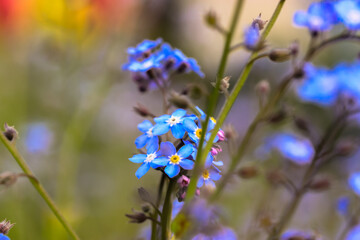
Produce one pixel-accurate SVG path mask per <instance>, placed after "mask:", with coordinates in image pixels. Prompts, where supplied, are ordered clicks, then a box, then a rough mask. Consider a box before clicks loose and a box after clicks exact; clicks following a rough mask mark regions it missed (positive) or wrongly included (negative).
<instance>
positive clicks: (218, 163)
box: [212, 161, 224, 167]
mask: <svg viewBox="0 0 360 240" xmlns="http://www.w3.org/2000/svg"><path fill="white" fill-rule="evenodd" d="M212 163H213V164H214V165H215V166H219V167H221V166H224V162H223V161H213V162H212Z"/></svg>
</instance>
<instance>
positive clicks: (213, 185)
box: [205, 178, 215, 187]
mask: <svg viewBox="0 0 360 240" xmlns="http://www.w3.org/2000/svg"><path fill="white" fill-rule="evenodd" d="M205 185H206V186H210V187H215V183H214V181H213V180H211V179H210V178H209V179H207V180H205Z"/></svg>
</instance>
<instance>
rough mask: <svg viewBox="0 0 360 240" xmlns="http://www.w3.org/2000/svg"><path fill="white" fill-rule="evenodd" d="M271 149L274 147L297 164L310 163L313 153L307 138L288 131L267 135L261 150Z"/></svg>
mask: <svg viewBox="0 0 360 240" xmlns="http://www.w3.org/2000/svg"><path fill="white" fill-rule="evenodd" d="M272 149H276V150H277V151H278V152H279V153H280V154H281V155H282V156H283V157H284V158H286V159H288V160H291V161H293V162H294V163H296V164H299V165H304V164H308V163H310V162H311V160H312V158H313V156H314V153H315V151H314V148H313V146H312V144H311V142H310V141H309V140H307V139H302V138H299V137H297V136H295V135H293V134H289V133H279V134H275V135H273V136H270V137H268V138H267V139H266V143H265V146H263V149H262V150H264V151H265V152H269V151H271V150H272Z"/></svg>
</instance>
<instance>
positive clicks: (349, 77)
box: [333, 61, 360, 102]
mask: <svg viewBox="0 0 360 240" xmlns="http://www.w3.org/2000/svg"><path fill="white" fill-rule="evenodd" d="M333 71H334V74H335V75H336V77H337V79H338V82H339V85H340V86H341V92H342V94H343V95H346V96H349V97H352V98H354V100H356V101H357V102H359V100H360V81H359V79H360V62H359V61H355V62H353V63H351V64H346V63H340V64H338V65H337V66H336V67H335V68H334V70H333Z"/></svg>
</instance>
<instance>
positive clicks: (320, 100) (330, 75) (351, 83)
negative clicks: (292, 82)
mask: <svg viewBox="0 0 360 240" xmlns="http://www.w3.org/2000/svg"><path fill="white" fill-rule="evenodd" d="M304 72H305V80H304V81H303V82H302V84H301V85H300V86H299V87H298V88H297V94H298V95H299V97H300V98H301V99H302V100H304V101H308V102H313V103H317V104H320V105H325V106H326V105H332V104H334V103H336V102H337V100H338V99H339V97H346V98H351V99H353V100H354V101H355V102H359V100H360V84H359V81H358V79H359V77H360V62H359V61H355V62H354V63H352V64H346V63H340V64H338V65H337V66H335V67H334V68H333V69H326V68H322V67H315V66H313V65H312V64H311V63H308V64H306V65H305V67H304Z"/></svg>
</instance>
